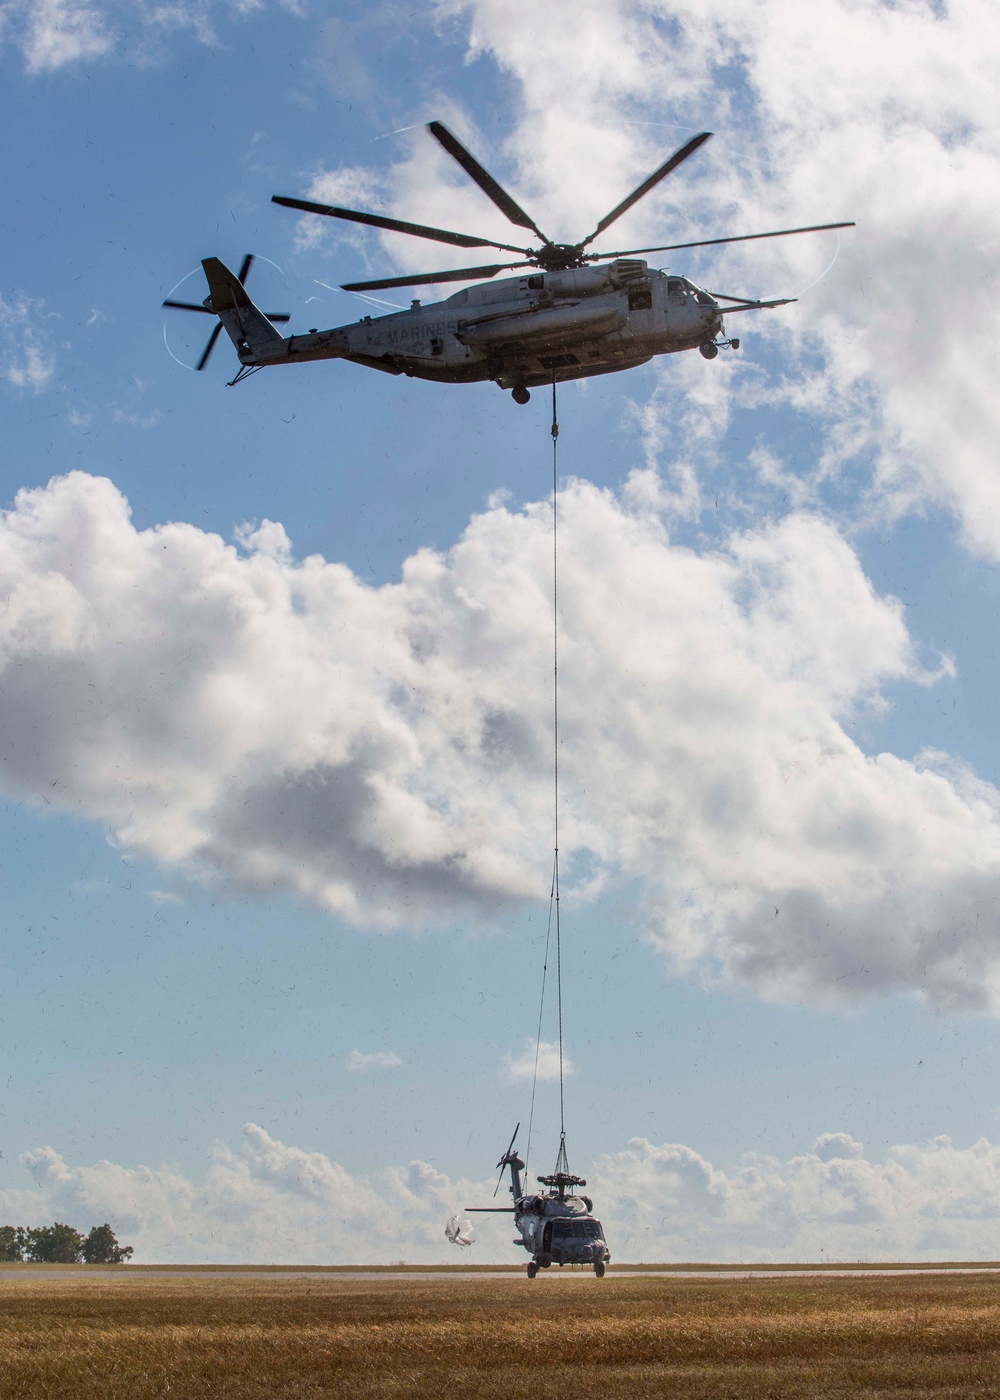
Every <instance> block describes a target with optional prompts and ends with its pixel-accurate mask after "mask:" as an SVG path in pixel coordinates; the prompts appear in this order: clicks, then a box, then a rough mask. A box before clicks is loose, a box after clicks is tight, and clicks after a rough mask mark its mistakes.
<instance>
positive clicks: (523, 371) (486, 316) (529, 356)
mask: <svg viewBox="0 0 1000 1400" xmlns="http://www.w3.org/2000/svg"><path fill="white" fill-rule="evenodd" d="M244 295H245V294H244ZM222 300H223V298H221V297H220V298H219V299H218V302H216V304H215V305H214V308H213V309H217V310H218V311H219V313H220V315H222V318H223V320H224V321H227V320H228V318H229V317H233V316H235V317H240V308H239V307H233V309H232V310H231V311H227V310H226V309H224V307H223V305H221V304H219V303H221V302H222ZM213 302H215V298H214V297H213ZM253 309H254V310H256V308H253ZM240 319H241V320H242V319H243V318H240ZM227 329H230V327H229V326H228V324H227ZM244 330H245V331H247V332H249V333H248V334H245V335H244V336H242V337H240V338H237V336H236V335H234V336H233V338H234V340H235V341H236V344H237V349H238V351H239V355H240V360H241V362H242V364H243V365H244V367H246V368H256V367H261V368H262V367H264V366H265V365H271V364H293V363H299V362H302V361H305V360H323V359H343V360H351V361H352V362H354V363H355V364H360V365H365V366H368V367H370V368H372V369H380V370H383V371H385V372H387V373H389V374H406V375H411V376H413V377H415V378H418V379H430V380H436V381H438V382H442V383H450V384H465V383H475V382H480V381H483V380H493V381H495V382H496V383H497V384H498V385H500V387H501V388H504V389H514V390H524V389H526V388H530V387H532V386H535V385H542V384H551V383H552V382H553V380H558V381H563V380H569V379H583V378H587V377H589V376H591V375H596V374H608V373H611V372H613V371H615V370H620V369H628V368H630V367H631V366H633V365H640V364H644V363H645V362H646V361H647V360H649V359H651V358H652V357H653V356H654V355H665V354H672V353H675V352H677V351H680V350H693V349H697V348H700V347H702V346H711V345H713V343H714V341H715V339H716V337H717V336H718V335H719V334H720V333H721V331H722V310H721V308H720V307H719V305H718V303H717V302H716V301H715V300H714V298H712V297H711V296H709V294H708V293H707V292H704V291H701V290H700V289H699V288H697V287H695V286H694V284H693V283H691V282H689V281H688V280H687V279H686V278H684V277H677V276H668V275H667V274H665V273H663V272H658V271H656V270H650V269H649V267H648V266H647V265H646V263H645V262H643V261H641V260H639V259H626V258H620V259H617V260H616V261H614V262H611V263H609V264H607V265H606V266H602V267H582V268H570V269H566V270H563V271H557V272H541V271H539V272H535V271H531V272H529V273H527V274H526V275H524V276H522V277H508V278H505V279H504V280H502V281H497V282H488V283H481V284H479V285H476V286H471V287H467V288H465V289H463V290H462V291H459V292H455V293H454V294H453V295H452V296H450V297H448V298H447V299H446V300H445V301H440V302H434V303H431V304H428V305H426V306H425V305H422V304H421V302H420V301H414V302H413V303H412V305H411V307H410V309H409V310H408V311H400V312H396V313H394V314H391V315H387V316H364V317H362V319H361V320H360V321H358V322H355V323H354V324H352V325H348V326H338V327H334V328H332V329H330V330H315V329H314V330H310V331H309V332H308V333H306V334H303V335H292V336H289V337H287V338H282V337H281V336H279V335H277V334H274V335H273V337H272V338H268V339H263V340H262V339H259V338H258V337H257V336H255V335H254V334H253V333H252V330H251V327H250V326H249V325H248V324H245V325H244ZM230 333H231V334H232V333H233V332H232V330H231V331H230ZM711 353H713V354H714V349H713V350H712V352H711Z"/></svg>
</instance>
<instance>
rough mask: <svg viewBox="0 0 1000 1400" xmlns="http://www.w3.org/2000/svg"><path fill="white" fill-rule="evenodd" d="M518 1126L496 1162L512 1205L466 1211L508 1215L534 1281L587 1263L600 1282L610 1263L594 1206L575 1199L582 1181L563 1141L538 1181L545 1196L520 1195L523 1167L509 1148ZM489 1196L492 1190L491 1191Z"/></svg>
mask: <svg viewBox="0 0 1000 1400" xmlns="http://www.w3.org/2000/svg"><path fill="white" fill-rule="evenodd" d="M520 1126H521V1125H520V1123H518V1125H517V1127H516V1128H515V1129H514V1136H513V1137H512V1138H511V1140H510V1146H509V1147H508V1148H507V1151H506V1152H505V1153H504V1154H503V1156H502V1157H501V1158H500V1160H499V1162H497V1167H498V1168H499V1170H500V1179H499V1180H498V1181H497V1190H499V1189H500V1181H502V1180H503V1174H504V1170H505V1168H507V1167H509V1168H510V1193H511V1195H512V1196H513V1198H514V1204H513V1205H512V1206H466V1207H465V1209H466V1210H467V1211H473V1212H475V1213H477V1214H480V1215H488V1214H497V1215H513V1217H514V1226H515V1228H516V1229H517V1231H518V1232H519V1235H520V1238H519V1239H516V1240H515V1241H514V1243H515V1244H517V1245H520V1246H521V1247H522V1248H523V1249H526V1250H527V1251H528V1253H529V1254H530V1255H531V1258H530V1259H529V1260H528V1277H529V1278H534V1277H535V1275H536V1274H537V1273H538V1270H539V1269H548V1268H550V1267H551V1266H552V1265H553V1264H558V1265H559V1267H560V1268H562V1266H563V1265H564V1264H588V1265H591V1266H592V1267H593V1270H594V1273H595V1274H596V1275H597V1277H598V1278H603V1277H604V1267H605V1265H606V1264H607V1263H608V1261H609V1260H610V1258H611V1254H610V1252H609V1250H608V1246H607V1241H606V1240H605V1238H604V1231H603V1229H602V1228H601V1222H600V1221H599V1220H597V1219H595V1217H594V1214H593V1210H594V1203H593V1201H592V1200H591V1199H590V1197H589V1196H577V1195H575V1194H574V1191H573V1188H574V1187H575V1186H586V1184H587V1182H586V1179H585V1178H584V1177H582V1176H574V1175H573V1174H572V1172H570V1170H569V1162H568V1161H567V1159H566V1142H565V1138H561V1139H560V1142H559V1156H558V1158H557V1160H556V1169H555V1171H554V1172H552V1173H550V1175H548V1176H540V1177H538V1178H537V1179H538V1181H539V1182H540V1184H541V1185H542V1186H548V1187H549V1190H548V1191H546V1192H525V1191H524V1190H523V1189H522V1181H521V1173H522V1172H523V1171H524V1162H523V1161H522V1160H521V1158H520V1157H519V1156H518V1154H517V1152H516V1151H515V1149H514V1142H515V1139H516V1138H517V1134H518V1129H519V1128H520ZM493 1194H494V1196H495V1195H496V1191H494V1193H493Z"/></svg>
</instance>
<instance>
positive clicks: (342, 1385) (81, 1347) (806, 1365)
mask: <svg viewBox="0 0 1000 1400" xmlns="http://www.w3.org/2000/svg"><path fill="white" fill-rule="evenodd" d="M334 1395H336V1396H350V1397H359V1400H367V1397H376V1396H377V1397H380V1398H381V1397H397V1396H398V1397H403V1396H406V1397H410V1396H436V1397H451V1396H460V1397H466V1396H468V1397H488V1400H493V1398H494V1397H495V1398H496V1400H518V1397H522V1396H523V1397H528V1396H530V1397H532V1400H548V1397H553V1400H554V1397H557V1396H558V1397H560V1400H563V1397H568V1396H573V1397H583V1398H584V1400H589V1397H597V1396H601V1397H626V1396H628V1397H633V1396H635V1397H639V1396H642V1397H646V1396H677V1397H681V1396H683V1397H685V1400H702V1398H703V1397H712V1398H713V1400H716V1397H717V1398H718V1400H723V1398H725V1400H730V1397H732V1400H736V1397H739V1400H764V1397H768V1400H771V1397H786V1396H787V1397H792V1396H794V1397H796V1398H797V1400H798V1398H799V1397H809V1400H834V1398H835V1397H836V1398H837V1400H839V1397H842V1396H843V1397H846V1396H852V1397H876V1396H878V1397H881V1396H891V1397H893V1400H910V1397H913V1400H916V1397H920V1400H927V1398H928V1397H946V1396H947V1397H963V1398H964V1397H969V1396H980V1395H982V1396H1000V1279H997V1280H996V1281H995V1280H994V1278H991V1277H988V1276H979V1277H978V1278H977V1277H975V1276H968V1275H947V1276H938V1277H927V1276H924V1277H901V1276H896V1277H889V1278H875V1277H868V1278H864V1277H861V1278H851V1279H834V1278H814V1279H788V1278H780V1277H769V1278H762V1279H754V1280H751V1281H742V1280H735V1279H726V1280H721V1281H718V1282H715V1281H711V1282H710V1281H706V1280H704V1279H697V1278H695V1279H690V1280H689V1279H680V1280H679V1279H668V1278H642V1277H635V1276H633V1277H629V1276H627V1275H626V1276H619V1277H617V1278H615V1277H614V1276H612V1275H611V1274H609V1275H608V1277H607V1278H605V1279H604V1280H603V1281H601V1282H599V1281H598V1280H596V1279H595V1278H594V1277H593V1276H592V1275H589V1274H577V1275H570V1276H565V1275H564V1276H557V1275H554V1274H553V1275H547V1276H544V1277H540V1278H539V1279H537V1280H536V1281H535V1282H534V1283H529V1282H528V1281H527V1280H526V1279H525V1278H524V1277H523V1276H521V1277H509V1278H503V1279H496V1278H478V1279H473V1280H469V1281H458V1280H456V1279H454V1278H448V1277H447V1276H442V1277H438V1278H434V1279H433V1280H419V1279H413V1278H410V1279H407V1278H393V1277H380V1278H377V1279H375V1280H374V1281H372V1282H361V1281H352V1280H349V1279H345V1278H338V1277H336V1276H331V1275H324V1274H311V1275H307V1276H303V1277H289V1276H281V1275H267V1274H260V1273H257V1274H244V1275H239V1274H234V1275H229V1276H226V1277H222V1278H219V1277H212V1276H210V1275H205V1274H202V1275H198V1274H192V1275H184V1274H173V1275H150V1274H143V1273H140V1272H138V1271H133V1270H129V1269H128V1268H125V1269H122V1270H120V1271H109V1272H106V1273H100V1274H95V1275H80V1274H62V1275H60V1274H58V1273H52V1274H46V1275H44V1276H41V1275H37V1274H36V1275H34V1276H32V1274H31V1272H30V1270H17V1271H3V1272H2V1273H0V1396H3V1400H49V1397H56V1396H59V1397H63V1396H65V1397H69V1396H72V1397H74V1400H97V1397H100V1400H119V1398H120V1400H153V1398H154V1397H156V1400H159V1397H170V1398H171V1400H176V1397H182V1400H202V1397H205V1400H208V1397H211V1398H212V1400H235V1397H240V1398H241V1400H242V1398H243V1397H246V1400H264V1397H267V1400H272V1398H273V1397H280V1400H305V1398H306V1397H310V1398H311V1397H321V1396H334Z"/></svg>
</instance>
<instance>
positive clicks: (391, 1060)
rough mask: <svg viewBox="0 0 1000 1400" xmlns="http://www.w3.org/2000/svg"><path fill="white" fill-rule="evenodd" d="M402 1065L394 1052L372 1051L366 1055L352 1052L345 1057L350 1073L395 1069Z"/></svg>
mask: <svg viewBox="0 0 1000 1400" xmlns="http://www.w3.org/2000/svg"><path fill="white" fill-rule="evenodd" d="M402 1063H403V1061H402V1060H401V1059H400V1058H399V1056H398V1055H397V1054H396V1052H395V1050H372V1051H370V1052H368V1053H366V1052H365V1051H364V1050H352V1051H351V1053H350V1054H349V1055H348V1057H347V1068H348V1069H349V1070H350V1071H351V1072H352V1073H357V1071H358V1070H366V1069H395V1068H396V1066H397V1065H401V1064H402Z"/></svg>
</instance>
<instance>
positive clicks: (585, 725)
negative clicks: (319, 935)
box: [0, 473, 1000, 1010]
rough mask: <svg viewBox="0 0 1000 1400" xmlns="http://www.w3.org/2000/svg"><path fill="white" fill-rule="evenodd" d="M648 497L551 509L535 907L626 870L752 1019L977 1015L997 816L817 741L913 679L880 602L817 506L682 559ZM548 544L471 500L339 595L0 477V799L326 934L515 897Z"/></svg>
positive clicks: (692, 956) (528, 840) (891, 611)
mask: <svg viewBox="0 0 1000 1400" xmlns="http://www.w3.org/2000/svg"><path fill="white" fill-rule="evenodd" d="M657 502H658V496H657V492H656V491H655V489H643V490H638V491H633V490H631V489H629V488H627V489H626V490H625V492H624V493H623V495H622V496H621V497H616V496H615V495H613V494H612V493H610V492H608V491H602V490H598V489H597V488H595V487H594V486H592V485H590V484H588V483H585V482H575V483H572V484H570V485H569V486H568V487H567V488H566V490H565V493H564V495H563V498H562V506H561V510H562V520H563V529H562V542H563V554H562V560H563V563H562V589H561V599H562V627H563V634H562V647H561V662H562V664H561V675H562V678H563V689H562V708H561V717H562V726H563V729H562V732H563V737H564V749H563V763H562V774H563V792H564V796H565V798H566V808H565V817H564V823H563V828H562V835H563V840H562V843H561V844H562V846H563V849H564V851H565V853H566V860H567V879H566V881H565V884H566V893H567V895H569V894H571V893H572V892H573V889H574V885H576V886H577V888H578V890H585V889H587V888H593V889H599V888H600V881H599V880H595V879H594V872H595V871H598V872H601V873H602V875H604V876H605V877H607V878H614V877H616V876H619V877H624V878H626V879H629V880H632V881H637V882H638V883H639V884H640V886H641V887H642V888H643V889H644V890H645V902H644V907H645V920H646V929H647V932H648V934H649V936H650V937H651V938H652V939H653V940H654V941H655V942H656V944H657V945H658V946H659V947H660V948H661V949H662V950H663V951H664V953H665V954H666V955H667V956H668V958H669V959H670V960H671V962H672V963H673V964H674V965H675V966H676V967H677V968H679V969H681V970H684V971H687V972H689V973H690V972H696V973H701V974H705V975H710V976H722V977H725V978H728V979H731V980H737V981H741V982H743V983H744V984H745V985H748V986H750V987H751V988H753V989H755V990H756V991H757V992H759V993H760V994H761V995H764V996H767V997H772V998H779V999H787V998H795V999H807V1000H814V1001H823V1000H831V999H848V998H851V997H856V996H859V995H865V994H867V993H883V992H888V991H892V990H903V991H909V992H913V993H916V994H918V995H919V996H921V997H924V998H926V999H927V1000H929V1001H930V1002H931V1003H933V1004H935V1005H937V1006H940V1007H965V1008H969V1007H979V1008H984V1009H993V1010H995V1009H997V1008H998V1007H1000V899H998V896H1000V820H998V809H1000V796H998V794H997V792H996V790H995V789H994V788H993V787H991V786H990V785H989V784H988V783H985V782H983V781H981V780H979V779H978V778H977V777H976V776H975V775H974V774H973V773H971V772H970V771H968V770H967V769H966V768H964V767H963V766H962V765H961V764H960V763H958V762H956V761H953V760H951V759H949V758H948V756H947V755H942V754H938V753H930V752H927V753H924V754H922V755H920V756H918V758H917V759H916V760H914V761H910V760H907V759H904V758H901V757H897V756H895V755H893V754H889V753H881V754H876V755H873V756H869V755H866V754H865V753H863V752H862V751H861V750H860V749H859V748H858V747H857V745H856V744H855V743H854V742H853V740H852V739H851V738H850V737H849V732H848V731H849V729H850V726H851V723H852V722H853V721H854V720H855V719H856V718H857V716H858V715H859V714H864V713H865V712H866V710H872V709H874V711H876V712H877V711H878V709H879V707H880V706H881V704H882V703H883V702H882V701H881V699H880V687H881V686H883V685H886V684H888V683H890V682H902V681H908V682H911V683H916V684H925V685H926V684H929V683H931V682H932V681H933V679H934V678H933V676H931V675H929V674H928V673H927V672H926V671H924V670H922V669H921V668H920V666H919V665H918V664H917V661H916V659H915V657H914V655H913V652H912V648H911V644H910V640H909V637H908V635H907V631H906V626H905V623H904V620H903V610H902V608H901V606H900V605H899V603H898V602H897V601H896V600H894V599H892V598H882V597H879V596H878V595H877V594H876V593H875V591H874V590H873V588H872V586H871V584H870V583H869V581H868V580H867V579H866V577H865V576H864V573H863V572H862V570H861V568H860V566H859V564H858V561H857V558H856V557H855V555H854V553H853V552H852V550H851V548H850V547H849V545H848V544H847V543H846V542H845V541H844V539H843V538H842V537H841V536H840V535H839V534H838V532H837V531H836V529H834V527H833V526H832V525H830V524H829V523H828V522H826V521H824V520H822V519H821V518H819V517H817V516H813V515H808V514H799V515H794V516H790V517H788V518H786V519H785V520H783V521H781V522H779V523H777V524H765V525H763V526H761V527H760V528H759V529H756V530H752V531H747V532H745V533H739V534H735V535H734V536H733V537H732V538H731V539H730V540H729V541H728V543H727V544H726V546H725V548H720V549H718V550H717V551H714V552H707V553H705V554H701V555H699V554H698V553H696V552H694V551H693V550H691V549H689V548H684V547H681V546H678V545H674V544H672V543H671V541H670V539H669V536H668V534H667V531H666V527H665V524H664V521H663V519H662V518H661V516H660V515H659V514H658V512H657ZM549 528H550V517H549V510H548V506H547V505H546V504H537V505H531V506H528V507H527V508H525V509H524V510H521V511H515V510H513V509H511V508H509V507H506V506H504V505H502V504H499V503H497V504H494V506H493V507H492V508H490V509H488V510H486V511H485V512H484V513H483V514H482V515H480V516H478V517H476V518H475V519H474V520H473V521H472V522H471V523H470V525H469V527H468V528H467V530H466V531H465V533H464V535H463V536H462V537H461V539H460V540H459V541H458V542H457V543H456V545H455V546H454V548H453V549H452V550H451V551H450V552H449V553H448V554H436V553H434V552H432V551H430V550H426V549H424V550H420V551H419V552H418V553H417V554H415V555H413V556H412V557H411V558H410V559H408V560H406V561H405V563H404V566H403V572H402V578H401V580H400V582H399V583H397V584H391V585H386V586H384V587H381V588H372V587H370V586H368V585H366V584H365V583H364V582H363V581H362V580H360V579H359V578H357V577H355V576H354V575H353V574H352V573H351V571H350V570H349V569H347V568H346V567H345V566H343V565H340V564H332V563H327V562H326V561H324V560H323V559H321V558H319V557H318V556H312V557H310V558H308V559H306V560H304V561H302V562H301V563H298V562H296V561H295V560H294V559H293V558H292V557H291V550H290V545H289V542H288V540H287V537H286V535H285V533H284V531H283V530H282V529H281V527H280V526H278V525H276V524H275V523H274V522H264V523H263V524H262V525H261V526H259V527H257V529H252V528H251V527H244V528H243V530H242V531H241V532H240V534H239V538H240V540H241V541H242V546H243V550H244V551H245V552H240V551H238V550H237V549H236V548H234V547H232V546H227V545H226V544H224V543H223V541H222V540H221V539H220V538H219V537H218V536H216V535H210V534H206V533H204V532H202V531H200V530H198V529H197V528H195V527H194V526H191V525H186V524H170V525H164V526H160V527H158V528H156V529H149V530H141V531H140V530H136V529H135V528H134V527H133V525H132V524H131V521H130V519H129V514H128V508H127V504H126V502H125V501H124V499H123V498H122V497H121V496H120V494H119V493H118V492H117V491H116V490H115V488H114V486H113V485H112V484H111V483H110V482H109V481H106V480H102V479H99V478H94V477H90V476H87V475H85V474H83V473H72V474H71V475H69V476H67V477H63V478H60V479H55V480H53V481H52V482H50V483H49V485H48V486H47V487H46V488H43V489H38V490H32V491H23V492H21V493H19V495H18V497H17V500H16V504H15V506H14V508H13V509H12V510H10V511H9V512H7V513H6V514H5V515H4V516H3V517H2V518H0V597H2V598H3V599H4V606H3V608H2V609H0V732H2V733H3V734H4V735H5V745H4V747H3V748H2V750H0V784H2V786H3V788H4V789H5V790H6V791H7V792H8V793H10V794H11V795H14V796H20V797H21V798H23V799H24V800H27V801H40V800H41V798H42V797H43V796H44V798H45V800H46V802H47V803H48V804H49V805H55V806H61V807H62V808H63V810H66V811H71V812H74V813H77V814H79V815H82V816H86V817H89V818H90V819H92V820H95V821H98V822H101V823H103V824H104V825H105V826H106V827H107V829H108V830H109V831H110V832H111V833H112V834H113V836H114V839H115V840H116V841H117V842H118V843H119V844H120V845H121V846H122V847H123V848H125V849H127V850H132V851H135V852H143V853H145V854H146V855H148V856H152V857H154V858H155V859H157V860H159V861H160V862H162V863H163V864H164V865H165V866H167V867H172V868H176V869H180V870H182V871H183V872H185V873H186V874H187V875H189V876H195V877H199V876H200V877H202V878H205V877H208V876H210V875H213V874H214V875H217V876H222V877H223V878H225V879H228V880H231V881H234V882H237V883H238V884H239V885H241V886H242V887H244V888H250V889H256V890H258V891H261V892H263V893H266V892H271V891H274V890H276V889H286V890H292V891H294V892H296V893H298V894H299V895H301V896H304V897H305V898H308V899H311V900H313V901H315V902H316V903H317V904H319V905H320V906H322V907H323V908H325V909H327V910H329V911H331V912H332V913H335V914H337V915H338V916H340V917H342V918H345V919H348V920H351V921H353V922H356V923H359V924H368V925H378V926H382V927H401V926H410V927H412V926H415V925H420V924H422V923H425V922H426V921H428V920H434V919H438V918H446V917H452V916H454V915H456V914H458V913H459V912H461V911H463V910H464V911H484V912H486V913H488V914H489V915H490V916H493V915H494V914H495V911H496V909H497V908H498V907H500V906H502V905H503V904H504V903H509V902H511V901H519V900H523V899H526V898H543V897H544V895H545V893H546V891H547V888H548V873H549V872H548V856H547V855H546V851H547V850H548V848H549V821H550V793H549V788H548V777H547V773H548V762H547V758H546V755H547V753H548V752H549V746H550V742H551V740H550V729H549V725H550V717H551V712H550V693H549V684H550V680H549V678H550V651H549V648H550V643H551V633H550V625H551V623H550V616H549V601H548V600H549V596H550V593H549V586H550V585H549V567H550V552H549V551H550V547H551V542H550V536H549ZM246 551H248V552H246ZM574 858H575V862H576V866H577V868H578V873H577V875H576V878H574V870H573V862H574ZM588 882H591V883H590V885H589V886H588Z"/></svg>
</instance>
